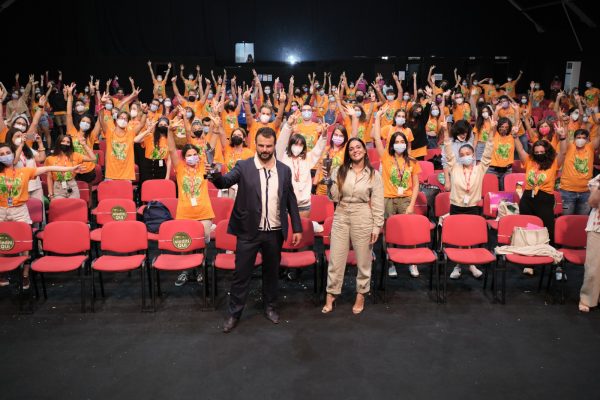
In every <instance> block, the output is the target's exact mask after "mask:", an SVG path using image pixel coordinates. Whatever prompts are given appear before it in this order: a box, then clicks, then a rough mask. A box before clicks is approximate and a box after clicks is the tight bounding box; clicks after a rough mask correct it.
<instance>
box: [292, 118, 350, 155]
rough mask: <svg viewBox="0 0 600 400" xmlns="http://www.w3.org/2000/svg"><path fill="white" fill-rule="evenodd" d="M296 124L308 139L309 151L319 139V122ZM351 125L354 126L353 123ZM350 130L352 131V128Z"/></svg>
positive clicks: (307, 146)
mask: <svg viewBox="0 0 600 400" xmlns="http://www.w3.org/2000/svg"><path fill="white" fill-rule="evenodd" d="M296 126H297V127H298V131H300V134H301V135H302V136H304V139H306V148H307V151H311V150H312V149H313V147H315V144H317V140H319V133H318V132H317V127H318V126H319V124H317V123H316V122H312V121H308V122H304V121H303V122H302V123H300V124H298V125H296ZM350 127H351V128H352V125H351V126H350ZM346 129H347V128H346ZM349 132H351V130H350V131H349Z"/></svg>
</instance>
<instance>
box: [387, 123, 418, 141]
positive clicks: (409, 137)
mask: <svg viewBox="0 0 600 400" xmlns="http://www.w3.org/2000/svg"><path fill="white" fill-rule="evenodd" d="M396 132H402V133H404V136H406V140H408V143H410V142H412V141H413V140H415V138H414V137H413V134H412V130H411V129H410V128H409V127H406V126H405V127H398V126H393V125H388V126H386V127H383V128H382V129H381V138H382V139H384V140H386V141H387V140H388V139H389V138H390V137H392V135H393V134H394V133H396Z"/></svg>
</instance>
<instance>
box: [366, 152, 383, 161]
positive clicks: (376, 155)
mask: <svg viewBox="0 0 600 400" xmlns="http://www.w3.org/2000/svg"><path fill="white" fill-rule="evenodd" d="M367 154H368V155H369V161H370V162H371V164H373V163H379V162H380V161H381V157H379V152H378V151H377V149H375V148H372V149H367Z"/></svg>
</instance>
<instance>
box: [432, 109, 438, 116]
mask: <svg viewBox="0 0 600 400" xmlns="http://www.w3.org/2000/svg"><path fill="white" fill-rule="evenodd" d="M431 115H432V116H433V117H437V116H438V115H440V110H431Z"/></svg>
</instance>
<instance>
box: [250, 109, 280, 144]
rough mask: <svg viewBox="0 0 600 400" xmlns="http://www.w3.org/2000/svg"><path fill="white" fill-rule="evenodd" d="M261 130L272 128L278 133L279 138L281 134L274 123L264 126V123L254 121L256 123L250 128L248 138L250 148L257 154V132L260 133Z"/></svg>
mask: <svg viewBox="0 0 600 400" xmlns="http://www.w3.org/2000/svg"><path fill="white" fill-rule="evenodd" d="M250 118H252V117H250ZM260 128H271V129H273V130H274V131H275V132H276V134H277V136H279V132H278V130H277V129H276V128H275V124H274V123H273V122H269V123H266V124H263V123H262V122H260V121H258V120H257V121H254V123H253V124H252V126H251V127H250V130H249V131H248V138H247V142H248V143H247V144H248V148H249V149H250V150H252V151H253V152H256V132H258V130H259V129H260Z"/></svg>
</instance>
